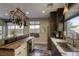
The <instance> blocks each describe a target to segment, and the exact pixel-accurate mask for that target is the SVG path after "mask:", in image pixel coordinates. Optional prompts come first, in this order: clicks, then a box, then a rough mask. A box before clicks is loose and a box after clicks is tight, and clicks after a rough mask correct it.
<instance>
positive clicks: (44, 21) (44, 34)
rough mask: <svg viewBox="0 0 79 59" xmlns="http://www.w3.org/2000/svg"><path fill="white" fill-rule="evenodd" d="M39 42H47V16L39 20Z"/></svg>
mask: <svg viewBox="0 0 79 59" xmlns="http://www.w3.org/2000/svg"><path fill="white" fill-rule="evenodd" d="M40 23H41V24H40V37H39V39H40V41H39V42H40V43H44V44H46V43H47V39H48V35H49V18H44V19H41V20H40Z"/></svg>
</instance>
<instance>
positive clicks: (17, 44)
mask: <svg viewBox="0 0 79 59" xmlns="http://www.w3.org/2000/svg"><path fill="white" fill-rule="evenodd" d="M32 38H33V37H28V38H25V39H23V40H18V41H15V42H12V43H9V44H3V45H1V46H0V49H10V50H15V49H17V48H18V47H20V46H21V45H22V44H23V43H24V42H26V41H28V40H31V39H32Z"/></svg>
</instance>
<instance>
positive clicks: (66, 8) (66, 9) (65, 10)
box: [63, 4, 68, 14]
mask: <svg viewBox="0 0 79 59" xmlns="http://www.w3.org/2000/svg"><path fill="white" fill-rule="evenodd" d="M67 12H68V4H64V11H63V14H66V13H67Z"/></svg>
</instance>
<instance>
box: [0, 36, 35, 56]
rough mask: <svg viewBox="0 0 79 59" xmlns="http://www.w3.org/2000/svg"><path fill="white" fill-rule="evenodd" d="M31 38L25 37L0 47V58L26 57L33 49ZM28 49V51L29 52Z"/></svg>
mask: <svg viewBox="0 0 79 59" xmlns="http://www.w3.org/2000/svg"><path fill="white" fill-rule="evenodd" d="M33 38H34V37H27V38H24V39H22V40H17V41H15V42H12V43H8V44H3V45H1V46H0V56H27V55H29V53H30V52H31V51H32V49H33V46H34V45H33ZM29 49H30V50H29Z"/></svg>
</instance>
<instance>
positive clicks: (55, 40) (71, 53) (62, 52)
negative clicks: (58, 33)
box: [51, 37, 79, 56]
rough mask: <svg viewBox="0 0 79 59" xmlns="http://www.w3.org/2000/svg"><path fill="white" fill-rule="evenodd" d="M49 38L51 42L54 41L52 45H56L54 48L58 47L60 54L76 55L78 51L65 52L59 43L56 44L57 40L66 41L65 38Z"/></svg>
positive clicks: (78, 53)
mask: <svg viewBox="0 0 79 59" xmlns="http://www.w3.org/2000/svg"><path fill="white" fill-rule="evenodd" d="M51 40H52V42H53V43H54V45H55V46H56V48H57V49H58V51H59V52H60V53H61V55H62V56H78V55H79V52H75V51H73V52H69V51H68V52H67V51H64V50H63V49H62V48H61V46H60V45H58V44H57V42H64V43H67V42H66V40H63V39H56V38H52V37H51Z"/></svg>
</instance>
